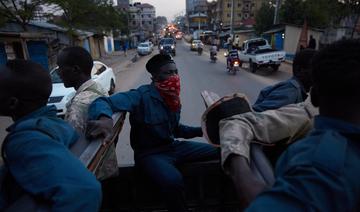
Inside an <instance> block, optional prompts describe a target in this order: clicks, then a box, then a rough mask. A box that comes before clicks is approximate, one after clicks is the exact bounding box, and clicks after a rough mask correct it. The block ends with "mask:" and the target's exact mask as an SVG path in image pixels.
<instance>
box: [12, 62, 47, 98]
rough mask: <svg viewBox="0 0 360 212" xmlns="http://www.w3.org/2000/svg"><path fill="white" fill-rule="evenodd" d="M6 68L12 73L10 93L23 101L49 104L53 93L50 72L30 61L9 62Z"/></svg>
mask: <svg viewBox="0 0 360 212" xmlns="http://www.w3.org/2000/svg"><path fill="white" fill-rule="evenodd" d="M5 66H6V67H7V68H8V69H9V71H10V72H11V75H10V76H11V77H10V79H9V82H8V84H7V85H8V86H7V87H9V88H12V89H11V91H9V92H11V93H12V94H13V95H14V96H15V97H17V98H19V99H22V100H31V101H34V102H40V103H41V104H44V103H47V101H48V99H49V96H50V94H51V91H52V82H51V77H50V74H49V71H47V70H45V69H44V68H43V67H42V66H41V65H40V64H38V63H35V62H33V61H30V60H21V59H15V60H8V61H7V63H6V65H5Z"/></svg>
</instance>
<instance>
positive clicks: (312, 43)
mask: <svg viewBox="0 0 360 212" xmlns="http://www.w3.org/2000/svg"><path fill="white" fill-rule="evenodd" d="M308 48H309V49H316V40H315V38H314V37H313V36H312V35H310V40H309V45H308Z"/></svg>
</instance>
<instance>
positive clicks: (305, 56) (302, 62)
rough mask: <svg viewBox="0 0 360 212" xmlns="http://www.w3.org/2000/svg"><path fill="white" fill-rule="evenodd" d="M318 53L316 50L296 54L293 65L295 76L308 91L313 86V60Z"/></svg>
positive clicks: (304, 50)
mask: <svg viewBox="0 0 360 212" xmlns="http://www.w3.org/2000/svg"><path fill="white" fill-rule="evenodd" d="M316 53H317V51H316V50H314V49H302V50H300V51H299V52H297V53H296V55H295V57H294V61H293V65H292V69H293V75H294V76H295V77H296V78H297V79H298V80H299V81H300V83H301V84H302V85H303V86H304V88H305V90H306V91H308V90H309V89H310V87H311V85H312V79H311V66H312V59H313V57H314V56H315V54H316Z"/></svg>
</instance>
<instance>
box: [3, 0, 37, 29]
mask: <svg viewBox="0 0 360 212" xmlns="http://www.w3.org/2000/svg"><path fill="white" fill-rule="evenodd" d="M43 4H44V1H43V0H0V20H1V21H0V22H2V24H4V23H6V22H7V21H15V22H17V23H19V24H20V25H21V27H22V28H23V29H24V31H27V30H28V29H27V24H28V23H29V22H30V21H31V20H32V19H34V18H35V17H36V16H37V15H40V14H41V12H42V9H41V5H43ZM0 24H1V23H0Z"/></svg>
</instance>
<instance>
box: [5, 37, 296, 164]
mask: <svg viewBox="0 0 360 212" xmlns="http://www.w3.org/2000/svg"><path fill="white" fill-rule="evenodd" d="M157 52H158V51H157V50H155V51H154V52H153V53H152V54H151V55H147V56H143V57H139V58H138V60H137V62H135V63H130V62H129V63H121V64H120V63H114V64H112V67H113V69H114V71H115V74H116V77H117V79H116V81H117V82H116V90H117V91H119V92H121V91H127V90H129V89H131V88H137V87H139V86H140V85H142V84H145V83H150V82H151V79H150V74H148V73H147V72H146V70H145V64H146V62H147V61H148V59H149V58H150V57H151V56H153V55H155V54H156V53H157ZM118 57H121V56H118ZM209 58H210V56H209V53H208V51H204V52H203V54H202V55H201V56H199V55H198V54H197V52H191V51H190V47H189V45H188V44H187V43H185V42H183V41H178V42H177V47H176V56H175V57H174V60H175V62H176V65H177V68H178V71H179V75H180V77H181V101H182V113H181V122H182V123H183V124H187V125H191V126H200V118H201V115H202V113H203V112H204V110H205V106H204V103H203V101H202V98H201V96H200V92H201V91H203V90H209V91H213V92H215V93H218V94H219V95H220V96H223V95H226V94H231V93H235V92H241V93H244V94H246V95H247V96H248V98H249V100H250V101H251V103H254V101H255V100H256V98H257V95H258V93H259V91H260V90H261V89H262V88H263V87H265V86H267V85H271V84H274V83H276V82H279V81H281V80H285V79H287V78H289V77H290V75H291V74H290V73H289V72H287V71H282V70H280V71H278V72H271V71H269V70H259V71H258V72H257V73H256V74H253V73H251V72H249V71H248V70H247V68H243V69H241V71H240V72H238V73H237V74H236V75H231V74H228V73H227V72H226V65H225V62H226V59H225V57H224V56H223V55H222V54H221V53H219V54H218V61H217V63H210V59H209ZM114 60H116V58H114ZM10 123H11V120H10V119H8V118H3V117H1V118H0V143H1V141H2V140H3V138H4V137H5V135H6V132H5V128H6V127H7V126H8V125H9V124H10ZM129 134H130V126H129V123H128V120H127V121H126V123H125V125H124V128H123V131H122V132H121V134H120V136H119V142H118V145H117V148H116V149H117V157H118V163H119V166H126V165H129V164H133V163H134V161H133V151H132V149H131V147H130V145H129ZM193 140H196V141H201V142H205V140H204V139H203V138H198V139H193Z"/></svg>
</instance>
